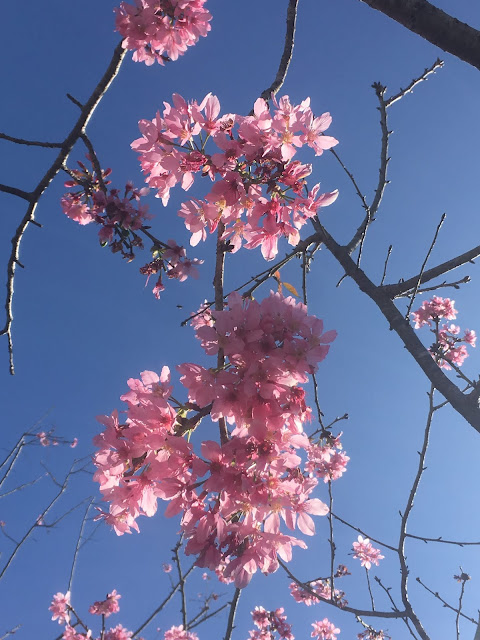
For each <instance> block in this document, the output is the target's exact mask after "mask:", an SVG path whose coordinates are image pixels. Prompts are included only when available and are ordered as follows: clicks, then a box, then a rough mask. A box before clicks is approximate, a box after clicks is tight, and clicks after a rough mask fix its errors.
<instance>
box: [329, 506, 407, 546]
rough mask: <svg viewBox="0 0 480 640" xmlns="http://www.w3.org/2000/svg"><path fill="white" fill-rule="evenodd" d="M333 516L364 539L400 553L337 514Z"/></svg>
mask: <svg viewBox="0 0 480 640" xmlns="http://www.w3.org/2000/svg"><path fill="white" fill-rule="evenodd" d="M332 516H333V517H334V518H335V520H338V521H339V522H341V523H342V524H344V525H345V526H347V527H350V529H353V530H354V531H357V532H358V533H359V534H360V535H362V536H363V537H364V538H368V539H369V540H372V541H373V542H376V543H377V544H379V545H381V546H382V547H385V549H390V551H395V552H397V551H398V549H397V547H393V546H392V545H391V544H387V543H386V542H382V541H381V540H377V538H374V537H373V536H371V535H370V534H368V533H365V531H363V529H360V527H356V526H355V525H353V524H350V522H347V521H346V520H344V519H343V518H340V516H338V515H337V514H336V513H332Z"/></svg>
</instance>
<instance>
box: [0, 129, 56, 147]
mask: <svg viewBox="0 0 480 640" xmlns="http://www.w3.org/2000/svg"><path fill="white" fill-rule="evenodd" d="M0 139H1V140H8V142H14V143H15V144H24V145H26V146H28V147H45V148H47V149H60V148H61V146H62V144H63V142H38V141H37V140H24V139H23V138H15V137H14V136H8V135H7V134H6V133H0Z"/></svg>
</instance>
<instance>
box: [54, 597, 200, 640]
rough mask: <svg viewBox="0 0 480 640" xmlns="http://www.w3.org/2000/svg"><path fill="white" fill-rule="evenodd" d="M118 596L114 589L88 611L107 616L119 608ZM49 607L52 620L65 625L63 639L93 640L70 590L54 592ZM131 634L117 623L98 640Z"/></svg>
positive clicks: (126, 639) (121, 639)
mask: <svg viewBox="0 0 480 640" xmlns="http://www.w3.org/2000/svg"><path fill="white" fill-rule="evenodd" d="M120 597H121V596H120V595H119V594H118V593H117V592H116V590H115V589H114V590H113V591H112V592H111V593H109V594H108V595H107V597H106V599H105V600H101V601H97V602H94V603H93V604H92V606H91V607H90V608H89V612H90V613H91V614H94V615H101V616H103V618H108V616H110V615H111V614H112V613H117V612H118V611H119V610H120V607H119V605H118V600H119V598H120ZM49 609H50V611H51V612H52V620H57V622H58V624H61V625H65V629H64V631H63V635H62V639H63V640H94V636H93V635H92V630H91V629H89V628H88V627H87V626H86V625H85V624H84V622H83V621H82V620H81V619H80V617H79V616H78V615H77V613H76V611H75V609H74V608H73V606H72V604H71V601H70V591H67V593H65V594H63V593H56V594H55V595H54V596H53V600H52V604H51V605H50V607H49ZM74 619H75V621H74ZM132 635H133V634H132V632H131V631H128V630H127V629H125V627H123V626H122V625H121V624H119V625H117V626H116V627H113V628H111V629H109V630H108V631H105V632H104V631H102V632H101V634H100V636H99V637H98V640H129V639H130V638H131V637H132ZM139 640H141V638H139ZM188 640H190V639H188ZM192 640H196V639H192Z"/></svg>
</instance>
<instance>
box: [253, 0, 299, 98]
mask: <svg viewBox="0 0 480 640" xmlns="http://www.w3.org/2000/svg"><path fill="white" fill-rule="evenodd" d="M298 1H299V0H289V2H288V8H287V31H286V33H285V45H284V48H283V53H282V57H281V59H280V64H279V67H278V71H277V75H276V76H275V80H274V81H273V82H272V84H271V85H270V86H269V87H268V88H267V89H265V91H263V93H262V94H261V96H260V97H261V98H263V99H264V100H270V98H271V97H272V95H275V94H276V93H277V91H278V90H279V89H280V88H281V87H282V85H283V83H284V82H285V78H286V77H287V71H288V67H289V66H290V62H291V60H292V56H293V46H294V44H295V25H296V21H297V5H298Z"/></svg>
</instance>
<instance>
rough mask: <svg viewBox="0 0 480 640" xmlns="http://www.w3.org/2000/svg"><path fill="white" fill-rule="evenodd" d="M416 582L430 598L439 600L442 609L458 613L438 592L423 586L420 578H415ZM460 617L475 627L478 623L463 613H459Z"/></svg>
mask: <svg viewBox="0 0 480 640" xmlns="http://www.w3.org/2000/svg"><path fill="white" fill-rule="evenodd" d="M416 580H417V582H418V584H421V585H422V587H423V588H424V589H426V590H427V591H428V593H431V594H432V596H434V597H435V598H437V600H440V602H441V603H442V604H443V606H444V607H446V608H447V609H450V610H451V611H455V613H458V612H459V611H458V609H456V608H455V607H452V605H451V604H448V602H447V601H446V600H444V599H443V598H442V596H441V595H440V594H439V593H438V591H432V589H429V588H428V587H427V585H426V584H424V583H423V582H422V581H421V579H420V578H416ZM460 616H461V617H462V618H465V620H469V621H470V622H473V624H474V625H476V624H477V623H478V621H477V620H475V619H474V618H470V616H467V615H465V614H464V613H462V612H460Z"/></svg>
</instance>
